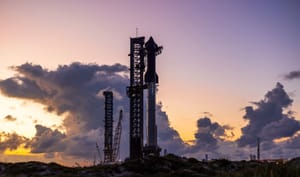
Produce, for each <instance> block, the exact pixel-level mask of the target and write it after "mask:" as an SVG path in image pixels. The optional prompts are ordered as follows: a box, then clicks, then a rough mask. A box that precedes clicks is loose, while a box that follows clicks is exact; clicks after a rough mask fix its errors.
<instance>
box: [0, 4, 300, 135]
mask: <svg viewBox="0 0 300 177" xmlns="http://www.w3.org/2000/svg"><path fill="white" fill-rule="evenodd" d="M299 17H300V3H299V1H296V0H287V1H279V0H278V1H277V0H275V1H259V0H255V1H250V0H249V1H238V0H231V1H208V0H207V1H204V0H203V1H198V0H189V1H179V0H165V1H158V0H156V1H137V0H129V1H106V0H103V1H97V0H87V1H83V0H82V1H79V0H74V1H67V0H64V1H59V0H51V1H50V0H45V1H38V0H28V1H15V0H1V1H0V61H1V66H0V79H5V78H7V77H9V76H11V75H12V74H13V72H12V71H11V70H9V69H8V67H10V66H14V65H20V64H23V63H25V62H32V63H34V64H40V65H42V66H43V67H46V68H49V69H55V68H56V67H57V66H58V65H61V64H69V63H71V62H74V61H79V62H83V63H97V64H100V65H101V64H114V63H121V64H124V65H129V57H128V53H129V38H130V37H135V35H136V28H138V35H140V36H146V37H147V38H148V37H149V36H153V37H154V39H155V40H156V42H157V43H158V44H160V45H163V46H164V50H163V52H162V54H161V55H159V56H158V59H157V72H158V75H159V77H160V83H159V92H158V100H159V101H162V103H163V105H164V108H163V109H164V110H165V111H166V112H167V114H168V115H169V119H170V121H171V125H172V126H173V127H174V128H175V129H176V130H178V131H179V133H180V135H181V137H182V138H183V139H185V140H190V139H193V136H194V131H195V130H196V120H197V119H198V118H200V117H203V116H204V114H203V112H210V113H211V114H212V115H213V117H211V118H212V119H213V120H214V121H218V122H220V123H222V124H229V125H231V126H233V127H235V128H236V129H240V128H241V127H242V125H244V124H245V122H244V121H243V119H242V116H243V115H244V111H242V110H241V109H242V108H243V107H245V106H247V105H249V102H251V101H258V100H260V99H261V98H263V95H264V94H265V93H266V92H267V91H268V90H270V89H271V88H273V86H274V85H275V84H276V82H278V81H279V82H282V83H283V85H284V86H285V89H286V90H287V91H288V92H290V93H292V95H293V97H292V98H293V99H294V103H293V108H292V109H293V110H295V111H296V112H299V110H300V90H299V88H300V83H299V80H295V81H285V80H284V79H283V75H285V74H287V73H289V72H290V71H293V70H299V68H300V58H299V56H300V55H299V54H300V21H299ZM124 89H125V88H124ZM5 101H7V100H4V99H2V98H1V100H0V104H1V105H4V106H3V107H2V108H0V110H1V111H0V112H1V116H2V117H3V116H5V115H8V114H12V115H15V116H20V115H22V114H29V113H32V114H35V115H32V117H37V116H41V115H42V114H43V112H42V108H41V107H40V106H38V105H34V104H33V103H32V105H31V106H28V110H27V111H26V110H24V109H17V110H16V109H10V108H9V107H11V105H9V104H6V102H5ZM23 107H24V106H23ZM29 107H30V108H29ZM19 108H22V105H21V106H19ZM34 108H36V110H37V111H32V110H33V109H34ZM33 112H34V113H33ZM47 116H51V115H47ZM52 116H53V117H55V116H56V115H52ZM2 117H0V118H2ZM295 117H296V118H298V119H300V116H299V113H296V115H295ZM44 121H45V120H44ZM55 123H57V122H52V121H49V122H45V123H44V124H47V125H49V126H51V125H53V124H55ZM5 126H7V127H8V128H7V129H8V130H10V129H16V127H15V126H17V125H14V126H12V125H9V124H5ZM19 126H20V127H21V125H19ZM29 127H30V126H29ZM10 131H11V130H10ZM28 136H29V135H28Z"/></svg>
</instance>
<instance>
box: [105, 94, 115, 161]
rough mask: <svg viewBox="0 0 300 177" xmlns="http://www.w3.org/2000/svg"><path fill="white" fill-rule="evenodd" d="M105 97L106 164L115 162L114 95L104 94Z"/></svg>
mask: <svg viewBox="0 0 300 177" xmlns="http://www.w3.org/2000/svg"><path fill="white" fill-rule="evenodd" d="M103 95H104V97H105V107H104V109H105V117H104V128H105V133H104V163H109V162H113V93H112V92H111V91H105V92H103Z"/></svg>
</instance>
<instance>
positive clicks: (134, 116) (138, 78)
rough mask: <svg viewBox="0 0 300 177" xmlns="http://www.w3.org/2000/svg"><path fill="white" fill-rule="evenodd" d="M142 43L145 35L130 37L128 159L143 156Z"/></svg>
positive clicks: (143, 67)
mask: <svg viewBox="0 0 300 177" xmlns="http://www.w3.org/2000/svg"><path fill="white" fill-rule="evenodd" d="M144 43H145V37H137V38H131V39H130V54H129V56H130V86H129V87H127V95H128V97H129V99H130V135H129V136H130V138H129V139H130V159H138V158H142V157H143V126H144V124H143V120H144V118H143V117H144V115H143V114H144V103H143V102H144V96H143V89H144V80H143V77H144V71H145V64H144V55H145V54H144Z"/></svg>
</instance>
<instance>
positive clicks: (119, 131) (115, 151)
mask: <svg viewBox="0 0 300 177" xmlns="http://www.w3.org/2000/svg"><path fill="white" fill-rule="evenodd" d="M122 119H123V111H122V110H120V114H119V121H118V124H117V127H116V129H115V136H114V144H113V155H112V156H113V161H114V162H115V161H117V158H118V157H119V154H120V142H121V135H122Z"/></svg>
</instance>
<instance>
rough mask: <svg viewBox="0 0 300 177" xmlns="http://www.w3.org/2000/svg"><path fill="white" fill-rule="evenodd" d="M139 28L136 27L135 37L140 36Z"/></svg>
mask: <svg viewBox="0 0 300 177" xmlns="http://www.w3.org/2000/svg"><path fill="white" fill-rule="evenodd" d="M138 30H139V29H138V28H135V37H138V32H139V31H138Z"/></svg>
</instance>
